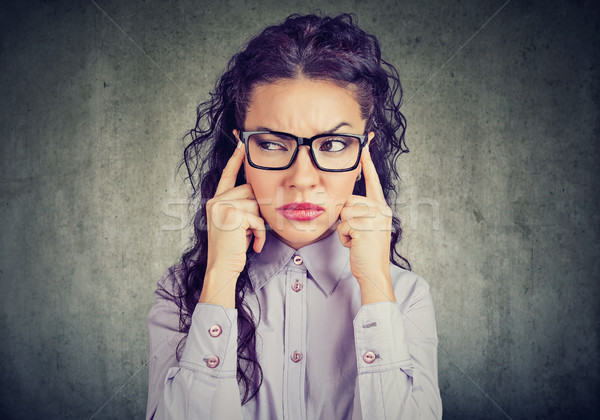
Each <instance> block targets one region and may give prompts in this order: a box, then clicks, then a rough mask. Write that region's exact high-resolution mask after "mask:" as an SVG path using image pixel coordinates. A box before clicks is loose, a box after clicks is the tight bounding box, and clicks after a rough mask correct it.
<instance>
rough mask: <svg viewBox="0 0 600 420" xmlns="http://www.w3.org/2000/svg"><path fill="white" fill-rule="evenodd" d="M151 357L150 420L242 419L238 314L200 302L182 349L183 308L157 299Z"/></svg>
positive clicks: (151, 314)
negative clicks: (181, 320) (180, 353)
mask: <svg viewBox="0 0 600 420" xmlns="http://www.w3.org/2000/svg"><path fill="white" fill-rule="evenodd" d="M147 321H148V335H149V342H150V358H149V361H148V405H147V411H146V419H147V420H149V419H157V420H158V419H160V420H162V419H207V418H211V419H212V418H222V419H232V420H236V419H242V411H241V402H240V394H239V388H238V385H237V379H236V370H237V310H236V309H226V308H224V307H223V306H221V305H212V304H204V303H198V304H197V305H196V308H195V309H194V312H193V314H192V323H191V326H190V330H189V333H188V336H187V339H186V341H185V344H182V346H184V347H183V353H182V356H181V361H180V362H178V361H177V357H176V350H177V346H178V344H179V342H180V340H181V338H182V337H183V334H182V333H180V332H179V309H178V308H177V306H176V305H175V304H174V303H173V302H171V301H169V300H167V299H164V298H161V297H159V296H158V295H157V302H156V304H155V305H154V306H153V307H152V309H151V310H150V312H149V313H148V318H147Z"/></svg>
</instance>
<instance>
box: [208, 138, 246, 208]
mask: <svg viewBox="0 0 600 420" xmlns="http://www.w3.org/2000/svg"><path fill="white" fill-rule="evenodd" d="M238 141H239V140H238ZM243 161H244V144H243V143H242V142H239V143H238V146H237V147H236V148H235V150H234V151H233V155H231V157H230V158H229V161H228V162H227V165H225V168H224V169H223V173H222V174H221V179H220V180H219V185H217V191H215V197H216V196H217V195H219V194H223V193H224V192H225V191H229V190H230V189H232V188H233V187H235V180H236V178H237V174H238V172H239V171H240V167H241V166H242V162H243Z"/></svg>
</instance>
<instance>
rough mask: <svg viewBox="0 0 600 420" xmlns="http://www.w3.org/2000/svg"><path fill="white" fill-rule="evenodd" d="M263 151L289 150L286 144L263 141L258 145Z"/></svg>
mask: <svg viewBox="0 0 600 420" xmlns="http://www.w3.org/2000/svg"><path fill="white" fill-rule="evenodd" d="M258 147H260V148H261V149H262V150H284V151H285V150H287V147H285V145H284V144H282V143H279V142H276V141H262V142H260V144H259V145H258Z"/></svg>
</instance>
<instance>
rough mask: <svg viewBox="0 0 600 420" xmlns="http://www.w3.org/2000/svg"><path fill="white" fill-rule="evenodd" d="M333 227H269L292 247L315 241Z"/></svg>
mask: <svg viewBox="0 0 600 420" xmlns="http://www.w3.org/2000/svg"><path fill="white" fill-rule="evenodd" d="M333 229H335V227H325V228H323V227H320V229H319V227H316V226H315V227H313V229H305V230H302V229H300V228H296V229H286V230H285V231H281V230H277V229H271V232H273V234H274V235H275V236H276V237H277V238H279V240H281V242H283V243H284V244H286V245H288V246H289V247H292V248H294V249H300V248H302V247H304V246H307V245H310V244H312V243H315V242H317V241H319V240H321V239H323V238H325V237H326V236H328V235H329V234H330V233H331V232H332V230H333Z"/></svg>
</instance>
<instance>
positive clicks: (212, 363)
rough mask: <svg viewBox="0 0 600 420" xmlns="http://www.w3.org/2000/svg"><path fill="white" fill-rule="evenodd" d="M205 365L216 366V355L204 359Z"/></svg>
mask: <svg viewBox="0 0 600 420" xmlns="http://www.w3.org/2000/svg"><path fill="white" fill-rule="evenodd" d="M206 366H208V367H209V368H211V369H214V368H216V367H217V366H219V358H218V357H217V356H210V357H209V358H208V359H206Z"/></svg>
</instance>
